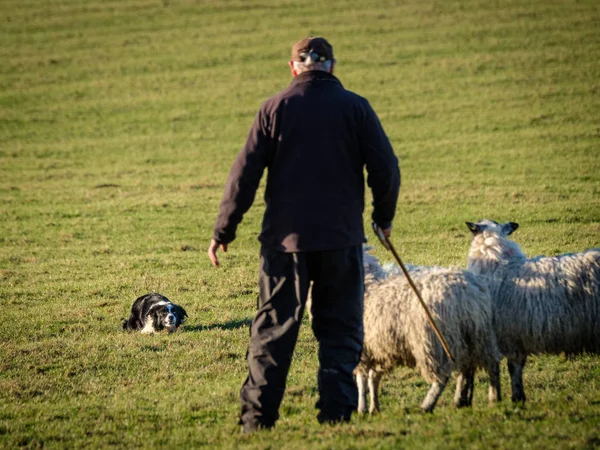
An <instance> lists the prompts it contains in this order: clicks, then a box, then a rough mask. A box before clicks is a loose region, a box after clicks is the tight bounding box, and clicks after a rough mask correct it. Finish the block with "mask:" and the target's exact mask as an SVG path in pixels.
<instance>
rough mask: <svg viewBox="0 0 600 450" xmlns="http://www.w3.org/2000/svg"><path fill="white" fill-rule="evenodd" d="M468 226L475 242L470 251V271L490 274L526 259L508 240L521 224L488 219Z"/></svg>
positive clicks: (469, 223) (470, 223)
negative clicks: (518, 260)
mask: <svg viewBox="0 0 600 450" xmlns="http://www.w3.org/2000/svg"><path fill="white" fill-rule="evenodd" d="M466 224H467V226H468V227H469V230H471V233H473V242H472V243H471V248H470V249H469V261H468V268H469V270H472V271H474V272H475V273H486V272H488V273H489V272H493V271H495V270H497V269H499V268H501V267H503V266H504V265H506V264H508V263H509V262H510V261H513V260H515V259H524V258H525V255H524V254H523V253H522V252H521V249H520V248H519V246H518V245H517V244H516V243H515V242H512V241H510V240H509V239H506V237H507V236H509V235H510V234H511V233H512V232H513V231H515V230H516V229H517V228H518V227H519V224H517V223H515V222H506V223H498V222H495V221H493V220H487V219H486V220H481V221H479V222H477V223H473V222H466Z"/></svg>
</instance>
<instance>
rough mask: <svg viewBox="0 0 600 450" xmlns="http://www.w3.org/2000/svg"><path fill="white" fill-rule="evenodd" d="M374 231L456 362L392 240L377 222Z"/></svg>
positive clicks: (447, 351)
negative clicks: (398, 266)
mask: <svg viewBox="0 0 600 450" xmlns="http://www.w3.org/2000/svg"><path fill="white" fill-rule="evenodd" d="M373 231H374V232H375V234H376V235H377V237H378V238H379V240H380V241H381V243H382V244H383V246H384V247H385V249H386V250H389V251H391V252H392V254H393V255H394V257H395V258H396V261H398V264H399V265H400V268H401V269H402V272H403V273H404V276H405V277H406V279H407V280H408V283H409V284H410V286H411V287H412V288H413V291H415V294H417V298H418V299H419V301H420V302H421V306H423V309H424V310H425V313H426V314H427V318H428V319H429V323H430V324H431V326H432V327H433V331H435V334H436V335H437V337H438V339H439V340H440V343H441V344H442V347H443V348H444V351H445V352H446V355H448V358H450V361H452V362H454V358H453V357H452V354H451V353H450V349H449V348H448V344H447V343H446V339H444V336H442V333H440V330H439V328H438V327H437V325H436V324H435V320H433V317H432V316H431V313H430V312H429V308H428V307H427V305H426V304H425V302H424V301H423V297H421V293H420V292H419V290H418V289H417V286H416V285H415V283H414V282H413V280H412V278H411V277H410V275H409V274H408V270H406V267H404V264H402V260H401V259H400V256H399V255H398V253H397V252H396V249H395V248H394V246H393V245H392V243H391V241H390V239H389V238H388V237H386V236H384V234H383V231H382V229H381V228H379V226H378V225H377V224H376V223H375V222H373Z"/></svg>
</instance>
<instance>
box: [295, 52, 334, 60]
mask: <svg viewBox="0 0 600 450" xmlns="http://www.w3.org/2000/svg"><path fill="white" fill-rule="evenodd" d="M298 56H299V57H300V62H306V60H307V59H311V60H312V62H325V61H327V57H326V56H323V55H319V54H318V53H317V52H302V53H300V54H299V55H298Z"/></svg>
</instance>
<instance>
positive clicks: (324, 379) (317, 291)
mask: <svg viewBox="0 0 600 450" xmlns="http://www.w3.org/2000/svg"><path fill="white" fill-rule="evenodd" d="M362 256H363V253H362V247H361V246H357V247H352V248H348V249H344V250H336V251H329V252H311V253H309V254H308V256H307V258H308V270H309V274H310V278H311V279H312V280H313V287H312V302H313V305H312V311H313V322H312V326H313V332H314V334H315V337H316V338H317V341H318V342H319V374H318V383H319V401H318V402H317V408H318V409H320V412H319V415H318V419H319V421H320V422H336V421H341V420H348V419H349V418H350V416H351V414H352V411H354V410H356V408H357V405H358V391H357V387H356V384H355V382H354V379H353V376H352V372H353V371H354V369H355V368H356V365H357V364H358V362H359V360H360V353H361V351H362V345H363V339H364V332H363V296H364V277H363V264H362Z"/></svg>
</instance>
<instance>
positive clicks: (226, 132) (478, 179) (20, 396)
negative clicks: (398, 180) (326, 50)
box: [0, 0, 600, 449]
mask: <svg viewBox="0 0 600 450" xmlns="http://www.w3.org/2000/svg"><path fill="white" fill-rule="evenodd" d="M599 30H600V3H598V2H597V1H596V0H581V1H575V0H572V1H569V0H565V1H543V0H532V1H528V2H523V1H516V0H512V1H511V0H506V1H504V0H498V1H480V0H465V1H460V2H458V1H448V2H437V1H436V2H433V1H429V0H425V1H417V0H406V1H403V2H396V1H374V0H370V1H369V0H367V1H358V0H351V1H343V0H340V1H337V2H323V1H321V2H319V1H314V0H306V1H304V2H296V1H291V0H281V1H270V2H267V1H264V2H258V1H254V0H249V1H243V0H231V1H209V0H196V1H191V0H190V1H185V0H162V1H157V0H123V1H105V0H53V1H50V0H19V1H17V0H1V1H0V61H1V64H0V301H1V305H2V308H1V310H2V320H1V326H0V447H1V448H17V447H29V448H41V447H45V448H80V447H88V448H103V447H115V448H137V447H143V448H200V447H207V448H213V447H224V448H233V447H239V448H256V449H258V448H323V449H325V448H439V447H446V448H511V449H512V448H536V449H542V448H544V449H546V448H552V449H554V448H598V447H600V358H599V357H598V356H590V355H583V356H579V357H576V358H574V359H570V360H567V359H565V358H563V357H561V356H539V357H533V358H531V362H530V363H529V365H528V368H527V370H526V373H525V384H526V389H527V391H528V402H527V404H526V405H524V406H523V405H521V406H515V405H512V404H511V402H510V400H507V399H509V398H510V385H509V382H508V376H507V374H506V370H505V369H506V367H505V364H504V365H503V367H502V369H503V374H502V381H503V388H504V394H505V400H504V401H503V402H502V403H501V404H499V405H498V406H496V407H494V408H488V407H487V405H486V402H485V397H486V396H485V392H486V378H485V376H484V375H483V373H481V374H479V375H478V377H477V379H476V386H475V389H476V390H475V400H474V407H473V408H472V409H469V410H458V411H457V410H455V409H454V408H453V407H452V402H451V394H450V393H449V392H448V391H447V392H445V393H444V395H443V396H442V399H441V402H440V404H439V406H438V408H437V409H436V411H435V413H434V414H432V415H423V414H421V413H419V412H418V410H417V408H416V407H417V406H418V404H419V402H420V400H421V399H422V397H423V395H424V394H425V392H426V390H427V386H426V385H425V382H424V381H423V380H422V379H421V377H420V376H419V375H418V374H417V373H416V372H414V371H411V370H408V369H399V370H397V371H396V372H395V373H394V374H393V375H392V376H390V377H388V378H387V379H386V380H385V382H384V387H383V393H382V397H381V400H382V413H381V414H380V415H378V416H374V417H355V418H354V419H353V421H352V423H351V424H348V425H345V426H334V427H320V426H319V425H318V424H317V422H316V420H315V410H314V403H315V401H316V399H317V393H316V368H317V361H316V345H315V341H314V339H313V337H312V335H311V332H310V327H309V326H304V327H303V329H302V331H301V336H300V340H299V343H298V348H297V352H296V354H295V359H294V363H293V365H292V369H291V373H290V376H289V383H288V391H287V394H286V396H285V398H284V402H283V405H282V408H281V413H282V418H281V420H280V422H279V423H278V426H277V428H276V429H275V430H274V431H272V432H267V433H258V434H255V435H252V436H243V435H241V434H240V433H239V426H238V425H237V424H236V421H237V415H238V408H239V406H238V392H239V388H240V386H241V383H242V381H243V379H244V377H245V361H244V356H245V351H246V345H247V338H248V325H249V323H250V320H251V318H252V316H253V311H254V308H255V305H256V296H257V286H256V275H257V255H258V241H257V240H256V235H257V233H258V230H259V227H260V221H261V217H262V211H263V205H262V201H261V197H262V187H261V192H259V194H258V195H257V200H256V201H255V205H254V206H253V208H252V209H251V210H250V211H249V213H248V214H247V216H246V217H245V219H244V221H243V223H242V224H241V227H240V229H239V233H238V239H237V240H236V241H235V242H234V243H233V244H232V245H231V246H230V251H229V252H228V253H227V254H226V255H224V256H222V261H221V262H222V267H221V268H220V269H218V270H217V269H213V268H212V266H210V263H209V260H208V258H207V257H206V248H207V247H208V242H209V239H210V236H211V232H212V226H213V224H214V220H215V218H216V213H217V208H218V203H219V200H220V196H221V194H222V189H223V185H224V182H225V178H226V176H227V173H228V171H229V168H230V166H231V164H232V162H233V159H234V158H235V155H236V154H237V152H238V151H239V149H240V148H241V146H242V144H243V142H244V140H245V137H246V134H247V132H248V129H249V127H250V124H251V122H252V119H253V116H254V114H255V112H256V110H257V109H258V107H259V105H260V104H261V102H262V101H264V100H265V99H266V98H267V97H269V96H270V95H273V94H274V93H275V92H277V91H278V90H280V89H282V88H284V87H285V86H287V84H288V83H289V80H290V74H289V71H288V68H287V65H286V62H287V59H288V58H289V52H290V48H291V46H292V44H293V43H294V42H295V41H296V40H298V39H300V38H301V37H304V36H306V35H309V34H322V35H324V36H325V37H327V38H328V39H329V40H330V41H331V42H332V44H333V46H334V50H335V53H336V57H337V59H338V65H337V68H336V75H338V76H339V78H340V80H341V81H342V83H343V84H344V85H345V86H346V87H347V88H348V89H351V90H353V91H355V92H357V93H359V94H361V95H363V96H365V97H367V98H368V99H369V100H370V102H371V103H372V105H373V107H374V109H375V110H376V111H377V113H378V114H379V116H380V119H381V121H382V123H383V125H384V128H385V129H386V131H387V133H388V134H389V136H390V139H391V141H392V144H393V146H394V149H395V152H396V154H397V155H398V157H399V159H400V164H401V168H402V176H403V186H402V190H401V194H400V199H399V205H398V214H397V216H396V219H395V222H394V235H393V241H394V242H395V244H396V246H397V248H398V249H399V251H400V253H401V255H402V256H403V258H404V260H405V261H407V262H411V263H413V264H440V265H459V266H464V265H465V263H466V255H467V250H468V246H469V238H470V236H469V232H468V230H467V228H466V226H465V225H464V222H465V221H466V220H478V219H481V218H484V217H485V218H491V219H496V220H512V221H516V222H519V223H520V225H521V227H520V229H519V230H518V231H517V232H516V233H515V235H514V238H515V240H516V241H517V242H519V243H520V244H521V245H522V247H523V249H524V250H525V252H526V253H527V254H529V255H534V254H541V253H543V254H548V255H552V254H557V253H562V252H568V251H578V250H583V249H585V248H588V247H593V246H600V92H599V91H600V83H599V81H598V80H600V32H599ZM370 212H371V211H370V209H367V210H366V211H365V220H368V217H369V214H370ZM369 238H370V239H371V242H375V241H374V240H373V239H374V238H373V237H372V236H369ZM375 253H376V255H377V256H379V257H380V258H381V259H382V260H384V261H390V256H389V254H386V253H385V252H384V251H383V250H382V249H381V248H380V246H378V245H376V250H375ZM147 291H158V292H161V293H163V294H164V295H166V296H167V297H169V298H171V299H172V300H173V301H175V302H177V303H179V304H182V305H183V306H184V307H185V308H186V309H187V311H188V313H189V315H190V318H189V320H188V322H187V323H186V325H185V327H184V330H183V332H181V333H177V334H175V335H168V336H167V335H162V334H161V335H154V336H146V335H139V334H128V333H122V332H121V331H120V319H121V318H122V317H125V316H126V315H127V314H128V310H129V308H130V306H131V303H132V302H133V300H134V299H135V298H136V297H137V296H138V295H141V294H143V293H145V292H147ZM306 325H308V322H307V323H306ZM448 389H449V390H451V389H452V386H449V388H448ZM507 394H508V395H507Z"/></svg>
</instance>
